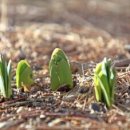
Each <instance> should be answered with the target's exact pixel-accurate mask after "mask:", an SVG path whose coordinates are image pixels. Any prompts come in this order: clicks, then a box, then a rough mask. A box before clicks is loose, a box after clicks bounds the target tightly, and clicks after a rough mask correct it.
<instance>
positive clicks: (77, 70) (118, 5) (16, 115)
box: [0, 0, 130, 130]
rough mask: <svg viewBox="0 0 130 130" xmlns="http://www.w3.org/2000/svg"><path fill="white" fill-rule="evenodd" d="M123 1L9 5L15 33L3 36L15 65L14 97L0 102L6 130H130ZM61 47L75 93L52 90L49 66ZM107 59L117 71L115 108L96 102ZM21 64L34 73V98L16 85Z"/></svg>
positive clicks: (1, 45)
mask: <svg viewBox="0 0 130 130" xmlns="http://www.w3.org/2000/svg"><path fill="white" fill-rule="evenodd" d="M124 1H125V2H122V1H121V0H119V1H118V0H115V1H114V0H110V1H109V2H108V1H107V0H101V1H100V2H99V1H98V2H97V1H96V0H91V1H90V0H88V1H85V0H81V1H80V2H79V1H75V0H70V2H68V1H67V2H65V1H64V0H61V1H58V0H55V2H52V1H50V0H47V1H46V2H42V1H41V0H38V1H37V2H35V1H33V0H32V2H30V1H29V0H28V2H26V3H25V1H24V0H21V1H20V0H19V1H17V2H16V1H12V2H14V3H11V2H10V3H9V5H8V6H9V12H8V18H9V28H10V29H9V30H7V31H6V32H0V51H1V53H4V54H6V56H7V58H8V59H11V60H12V67H13V69H12V70H13V72H12V88H13V97H12V98H11V99H4V98H2V96H1V98H0V129H1V130H33V129H34V130H86V129H88V130H98V129H99V130H129V129H130V73H129V72H130V69H129V63H130V59H129V57H130V54H129V52H130V46H129V41H130V31H129V30H130V26H129V18H130V15H129V14H130V9H129V5H130V2H129V0H124ZM14 5H17V6H16V8H15V12H14V11H13V9H14ZM19 9H23V10H22V11H19ZM32 10H33V11H32ZM25 14H26V15H25ZM12 21H13V22H12ZM56 47H59V48H61V49H63V50H64V51H65V53H66V54H67V56H68V57H69V60H70V64H71V66H72V73H73V80H74V83H75V85H74V88H73V89H72V90H70V91H67V90H66V89H61V90H60V91H51V89H50V77H49V73H48V64H49V60H50V57H51V53H52V51H53V50H54V48H56ZM104 57H108V58H111V59H112V62H113V63H115V66H116V70H117V84H116V88H115V101H114V104H113V106H112V108H110V109H107V108H106V106H105V105H104V104H102V103H98V102H96V100H95V97H94V86H93V70H94V68H95V65H96V64H97V63H98V62H100V61H102V59H103V58H104ZM21 59H27V60H28V62H29V63H30V65H31V67H32V70H33V75H34V81H35V83H34V84H33V85H32V86H31V91H30V92H29V93H24V92H22V90H21V91H18V90H17V89H16V85H15V70H16V66H17V63H18V61H20V60H21ZM66 91H67V92H66Z"/></svg>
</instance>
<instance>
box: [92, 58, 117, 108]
mask: <svg viewBox="0 0 130 130" xmlns="http://www.w3.org/2000/svg"><path fill="white" fill-rule="evenodd" d="M115 83H116V72H115V68H114V66H112V65H111V60H110V59H107V58H104V60H103V61H102V62H101V63H99V64H97V66H96V69H95V72H94V86H95V87H94V88H95V97H96V100H97V101H101V102H103V103H105V104H106V106H107V107H108V108H109V107H111V106H112V104H113V102H114V88H115Z"/></svg>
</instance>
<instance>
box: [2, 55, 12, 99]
mask: <svg viewBox="0 0 130 130" xmlns="http://www.w3.org/2000/svg"><path fill="white" fill-rule="evenodd" d="M0 93H1V95H2V96H3V97H4V98H10V97H11V96H12V89H11V60H10V61H9V62H8V63H7V61H6V58H5V57H4V56H3V55H2V54H1V55H0Z"/></svg>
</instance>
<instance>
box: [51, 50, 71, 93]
mask: <svg viewBox="0 0 130 130" xmlns="http://www.w3.org/2000/svg"><path fill="white" fill-rule="evenodd" d="M49 73H50V79H51V89H52V90H54V91H55V90H57V89H59V88H60V87H61V86H62V85H66V86H68V87H69V88H70V89H71V88H72V87H73V80H72V73H71V69H70V64H69V60H68V58H67V56H66V54H65V53H64V52H63V50H61V49H59V48H56V49H55V50H54V51H53V53H52V56H51V60H50V63H49Z"/></svg>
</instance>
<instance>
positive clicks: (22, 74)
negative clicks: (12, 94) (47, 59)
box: [16, 60, 34, 92]
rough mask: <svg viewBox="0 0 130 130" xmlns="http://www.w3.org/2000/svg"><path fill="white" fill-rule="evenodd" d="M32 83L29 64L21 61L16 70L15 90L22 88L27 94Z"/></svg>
mask: <svg viewBox="0 0 130 130" xmlns="http://www.w3.org/2000/svg"><path fill="white" fill-rule="evenodd" d="M33 83H34V81H33V73H32V69H31V67H30V65H29V63H28V62H27V61H26V60H21V61H20V62H19V63H18V65H17V69H16V86H17V88H23V89H24V91H25V92H29V91H30V87H31V85H32V84H33Z"/></svg>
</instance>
